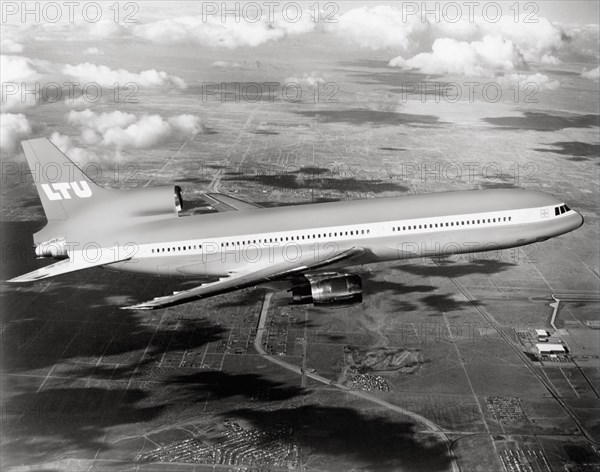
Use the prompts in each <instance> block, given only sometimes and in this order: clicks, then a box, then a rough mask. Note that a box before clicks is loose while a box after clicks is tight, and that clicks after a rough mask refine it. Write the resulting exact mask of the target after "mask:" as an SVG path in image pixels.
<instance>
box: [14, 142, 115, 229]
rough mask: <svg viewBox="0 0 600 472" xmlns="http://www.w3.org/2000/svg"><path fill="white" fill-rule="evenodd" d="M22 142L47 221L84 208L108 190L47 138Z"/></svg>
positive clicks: (78, 211)
mask: <svg viewBox="0 0 600 472" xmlns="http://www.w3.org/2000/svg"><path fill="white" fill-rule="evenodd" d="M21 144H22V146H23V151H25V157H26V158H27V163H28V164H29V169H30V170H31V174H32V175H33V178H34V180H35V185H36V187H37V191H38V194H39V196H40V200H41V201H42V206H43V207H44V212H45V213H46V218H47V219H48V223H49V224H50V223H52V222H53V221H65V220H67V219H69V218H70V217H72V216H74V215H76V214H78V213H80V212H82V211H84V209H85V208H86V207H87V206H88V205H89V203H91V202H92V201H93V200H94V199H97V198H99V197H101V196H102V195H103V194H105V193H106V192H108V190H105V189H103V188H102V187H99V186H98V185H96V184H95V183H94V181H92V180H91V179H90V178H89V177H88V176H87V175H85V173H84V172H83V171H82V170H81V169H80V168H79V167H77V166H76V165H75V163H74V162H73V161H71V160H70V159H69V158H68V157H67V156H65V155H64V154H63V153H62V152H61V151H60V150H59V149H58V148H57V147H56V146H55V145H54V144H52V143H51V142H50V141H49V140H48V139H47V138H40V139H30V140H28V141H23V142H22V143H21Z"/></svg>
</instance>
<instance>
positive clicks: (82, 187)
mask: <svg viewBox="0 0 600 472" xmlns="http://www.w3.org/2000/svg"><path fill="white" fill-rule="evenodd" d="M42 188H43V189H44V192H45V193H46V196H47V197H48V199H49V200H70V199H71V198H72V196H71V191H73V193H74V195H75V196H76V197H79V198H89V197H91V196H92V189H91V188H90V186H89V185H88V183H87V182H86V181H85V180H81V181H79V182H58V183H55V184H42Z"/></svg>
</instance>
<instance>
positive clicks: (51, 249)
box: [35, 238, 69, 259]
mask: <svg viewBox="0 0 600 472" xmlns="http://www.w3.org/2000/svg"><path fill="white" fill-rule="evenodd" d="M35 255H36V256H37V257H38V258H39V257H53V258H54V259H66V258H67V257H69V254H68V253H67V244H66V242H65V240H64V239H62V238H57V239H51V240H50V241H44V242H43V243H40V244H38V245H36V246H35Z"/></svg>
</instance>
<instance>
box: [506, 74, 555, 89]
mask: <svg viewBox="0 0 600 472" xmlns="http://www.w3.org/2000/svg"><path fill="white" fill-rule="evenodd" d="M498 79H499V81H500V83H501V84H502V85H504V86H507V87H510V86H511V85H513V84H515V83H519V84H536V86H537V87H538V88H539V90H556V89H557V88H558V87H560V82H559V81H558V80H552V79H551V78H550V77H548V76H547V75H546V74H540V73H539V72H537V73H535V74H531V75H527V74H509V75H505V76H502V77H499V78H498Z"/></svg>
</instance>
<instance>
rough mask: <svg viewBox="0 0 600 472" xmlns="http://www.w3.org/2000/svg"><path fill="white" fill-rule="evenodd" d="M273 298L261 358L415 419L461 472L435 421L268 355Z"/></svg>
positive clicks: (263, 318)
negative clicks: (439, 440)
mask: <svg viewBox="0 0 600 472" xmlns="http://www.w3.org/2000/svg"><path fill="white" fill-rule="evenodd" d="M272 298H273V292H267V294H266V295H265V298H264V300H263V305H262V308H261V311H260V317H259V319H258V327H257V330H256V337H255V338H254V348H255V349H256V351H257V352H258V353H259V354H260V356H261V357H263V358H264V359H266V360H268V361H269V362H272V363H274V364H277V365H278V366H280V367H282V368H284V369H287V370H289V371H292V372H294V373H296V374H298V375H301V376H302V375H305V376H306V377H308V378H311V379H313V380H316V381H317V382H320V383H323V384H325V385H328V386H330V387H335V388H338V389H340V390H343V391H344V392H346V393H347V394H349V395H353V396H355V397H358V398H361V399H363V400H367V401H369V402H372V403H376V404H378V405H380V406H382V407H384V408H387V409H388V410H391V411H393V412H395V413H399V414H401V415H405V416H407V417H409V418H411V419H413V420H414V421H415V422H417V423H420V424H421V425H423V426H424V427H425V428H426V431H420V432H427V433H432V434H435V435H436V436H438V437H439V438H440V439H441V440H442V441H443V442H444V443H445V444H446V447H447V449H448V454H449V457H450V458H451V460H452V462H451V463H452V470H453V472H459V471H460V468H459V466H458V463H457V462H456V460H455V459H454V457H453V456H452V453H451V445H450V444H451V443H450V439H449V438H448V436H447V435H446V432H445V430H444V429H442V428H440V427H439V426H438V425H437V424H435V423H434V422H433V421H430V420H428V419H427V418H425V417H423V416H421V415H418V414H417V413H414V412H412V411H410V410H406V409H404V408H401V407H399V406H397V405H394V404H392V403H389V402H387V401H385V400H383V399H381V398H378V397H376V396H375V395H371V394H369V393H367V392H363V391H361V390H352V389H351V388H349V387H347V386H345V385H342V384H340V383H337V382H335V381H333V380H329V379H327V378H325V377H323V376H322V375H319V374H317V373H316V372H310V371H307V370H306V369H304V370H303V369H302V368H301V367H300V366H297V365H294V364H291V363H289V362H286V361H284V360H283V359H281V358H279V357H277V356H271V355H269V354H267V352H266V351H265V350H264V348H263V346H262V338H263V335H264V332H265V324H266V322H267V314H268V312H269V307H270V304H271V299H272Z"/></svg>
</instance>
